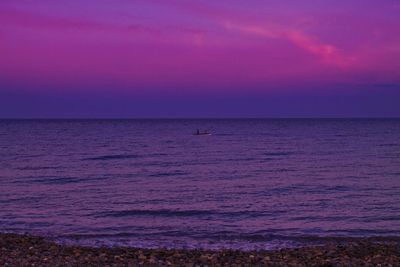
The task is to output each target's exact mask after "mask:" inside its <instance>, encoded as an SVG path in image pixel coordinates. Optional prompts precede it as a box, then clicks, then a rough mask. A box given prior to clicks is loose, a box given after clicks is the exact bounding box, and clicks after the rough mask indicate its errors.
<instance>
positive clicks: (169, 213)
mask: <svg viewBox="0 0 400 267" xmlns="http://www.w3.org/2000/svg"><path fill="white" fill-rule="evenodd" d="M265 215H266V214H265V213H263V212H258V211H245V212H242V211H236V212H219V211H214V210H168V209H159V210H140V209H134V210H122V211H104V212H96V213H94V214H91V216H94V217H96V218H99V217H100V218H102V217H132V216H157V217H193V216H197V217H198V216H200V217H201V216H224V217H259V216H265Z"/></svg>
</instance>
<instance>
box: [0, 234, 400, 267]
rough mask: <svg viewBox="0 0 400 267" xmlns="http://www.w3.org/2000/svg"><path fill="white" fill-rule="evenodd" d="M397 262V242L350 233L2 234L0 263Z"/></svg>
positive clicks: (399, 263)
mask: <svg viewBox="0 0 400 267" xmlns="http://www.w3.org/2000/svg"><path fill="white" fill-rule="evenodd" d="M378 264H381V265H382V266H400V243H399V242H398V241H397V242H396V241H393V240H392V239H390V238H389V239H388V240H385V239H384V238H382V239H381V240H380V241H372V240H370V239H353V240H352V241H344V242H332V243H329V244H326V245H321V246H313V247H303V248H291V249H281V250H273V251H265V250H263V251H239V250H225V249H222V250H183V249H161V248H160V249H140V248H133V247H132V248H131V247H98V248H96V247H83V246H72V245H61V244H57V243H55V242H53V241H51V240H47V239H45V238H43V237H35V236H30V235H19V234H0V266H138V265H144V266H323V265H324V266H377V265H378Z"/></svg>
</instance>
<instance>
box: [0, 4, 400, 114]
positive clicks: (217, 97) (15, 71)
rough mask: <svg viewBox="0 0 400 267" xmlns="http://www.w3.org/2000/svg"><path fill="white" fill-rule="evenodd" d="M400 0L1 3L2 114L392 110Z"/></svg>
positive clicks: (399, 85) (397, 97)
mask: <svg viewBox="0 0 400 267" xmlns="http://www.w3.org/2000/svg"><path fill="white" fill-rule="evenodd" d="M399 14H400V1H399V0H381V1H376V0H374V1H371V0H320V1H310V0H309V1H305V0H246V1H242V0H240V1H239V0H219V1H215V0H191V1H189V0H69V1H55V0H1V1H0V118H145V117H400V104H399V103H400V16H399Z"/></svg>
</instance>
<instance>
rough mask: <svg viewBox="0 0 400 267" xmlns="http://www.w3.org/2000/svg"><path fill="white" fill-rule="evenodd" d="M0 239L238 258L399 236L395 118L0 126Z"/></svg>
mask: <svg viewBox="0 0 400 267" xmlns="http://www.w3.org/2000/svg"><path fill="white" fill-rule="evenodd" d="M196 129H201V130H205V129H206V130H209V131H210V132H212V135H211V136H194V135H193V134H192V133H193V132H194V131H196ZM0 231H2V232H18V233H20V232H28V233H32V234H37V235H45V236H49V237H53V238H55V239H57V240H59V241H62V242H69V243H71V242H72V243H80V244H86V245H87V244H89V245H130V246H135V247H180V248H182V247H184V248H221V247H225V248H239V249H263V248H264V249H273V248H279V247H286V246H298V245H307V244H311V243H319V242H325V241H327V240H332V239H335V240H336V239H341V238H346V237H360V236H361V237H367V236H392V237H400V120H383V119H382V120H331V119H327V120H317V119H315V120H313V119H307V120H301V119H298V120H278V119H277V120H31V121H29V120H27V121H17V120H4V121H0Z"/></svg>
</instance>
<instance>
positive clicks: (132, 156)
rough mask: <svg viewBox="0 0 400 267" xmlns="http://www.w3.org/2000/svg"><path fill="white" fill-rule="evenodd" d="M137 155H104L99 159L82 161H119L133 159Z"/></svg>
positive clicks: (93, 158)
mask: <svg viewBox="0 0 400 267" xmlns="http://www.w3.org/2000/svg"><path fill="white" fill-rule="evenodd" d="M139 157H140V156H138V155H104V156H99V157H92V158H85V159H84V160H119V159H135V158H139Z"/></svg>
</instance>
